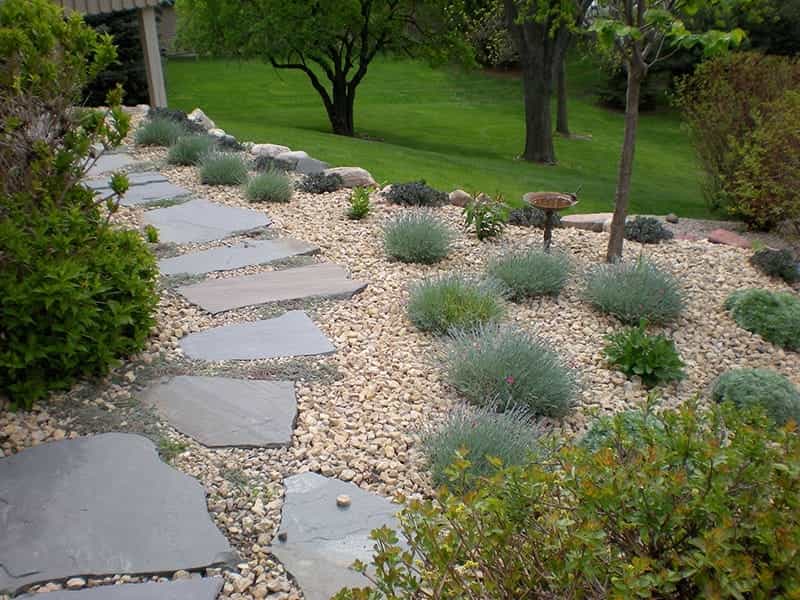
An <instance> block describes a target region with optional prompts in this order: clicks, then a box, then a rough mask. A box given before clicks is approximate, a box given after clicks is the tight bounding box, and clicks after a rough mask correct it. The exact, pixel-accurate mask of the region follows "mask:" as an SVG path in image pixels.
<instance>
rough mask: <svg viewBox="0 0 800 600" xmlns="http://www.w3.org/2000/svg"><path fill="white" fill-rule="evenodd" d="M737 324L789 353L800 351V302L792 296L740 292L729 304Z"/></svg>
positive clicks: (790, 294) (778, 293)
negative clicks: (787, 350)
mask: <svg viewBox="0 0 800 600" xmlns="http://www.w3.org/2000/svg"><path fill="white" fill-rule="evenodd" d="M725 308H726V309H728V310H729V311H730V313H731V316H732V317H733V320H734V321H736V323H737V324H738V325H739V327H741V328H742V329H746V330H747V331H749V332H751V333H755V334H758V335H760V336H761V337H762V338H764V339H765V340H767V341H768V342H772V343H773V344H775V345H776V346H780V347H782V348H787V349H789V350H800V298H798V297H797V296H796V295H794V294H792V293H790V292H769V291H767V290H757V289H750V290H740V291H738V292H734V293H733V294H731V295H730V296H728V299H727V300H726V301H725Z"/></svg>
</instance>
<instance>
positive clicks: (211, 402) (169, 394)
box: [142, 375, 297, 448]
mask: <svg viewBox="0 0 800 600" xmlns="http://www.w3.org/2000/svg"><path fill="white" fill-rule="evenodd" d="M142 400H143V402H144V403H145V404H147V405H150V406H153V407H155V409H156V411H157V412H158V413H159V414H160V415H161V416H163V417H164V418H165V419H167V420H168V421H169V422H170V423H172V425H173V426H174V427H175V429H177V430H178V431H180V432H181V433H185V434H186V435H188V436H191V437H193V438H194V439H196V440H197V441H198V442H200V443H201V444H203V445H204V446H209V447H211V448H218V447H227V446H233V447H238V448H256V447H264V448H277V447H280V446H288V445H289V444H291V442H292V431H293V429H294V422H295V418H296V417H297V401H296V399H295V395H294V383H292V382H291V381H252V380H247V379H229V378H226V377H192V376H188V375H181V376H178V377H174V378H172V379H169V380H167V381H163V382H161V383H156V384H153V385H152V386H150V387H149V388H148V389H147V391H146V392H145V394H144V396H143V398H142Z"/></svg>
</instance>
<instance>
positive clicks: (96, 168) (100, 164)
mask: <svg viewBox="0 0 800 600" xmlns="http://www.w3.org/2000/svg"><path fill="white" fill-rule="evenodd" d="M135 162H136V161H135V160H134V159H133V157H132V156H131V155H130V154H125V153H124V152H119V153H116V154H103V155H102V156H101V157H100V158H98V159H97V161H95V163H94V164H93V165H92V167H91V168H90V169H89V170H88V171H87V172H86V175H87V176H88V177H96V176H98V175H102V174H103V173H110V172H111V171H119V170H121V169H124V168H126V167H129V166H131V165H132V164H134V163H135Z"/></svg>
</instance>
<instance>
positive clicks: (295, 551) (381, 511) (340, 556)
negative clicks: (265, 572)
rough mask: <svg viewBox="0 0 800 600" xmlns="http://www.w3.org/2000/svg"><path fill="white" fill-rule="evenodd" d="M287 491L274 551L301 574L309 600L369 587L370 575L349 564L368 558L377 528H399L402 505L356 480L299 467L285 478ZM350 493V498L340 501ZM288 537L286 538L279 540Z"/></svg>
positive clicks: (295, 574)
mask: <svg viewBox="0 0 800 600" xmlns="http://www.w3.org/2000/svg"><path fill="white" fill-rule="evenodd" d="M284 485H285V486H286V496H285V498H284V503H283V513H282V515H281V526H280V529H279V530H278V535H277V536H276V538H275V539H274V540H273V541H272V547H271V552H272V554H274V555H275V556H276V557H277V558H278V559H279V560H280V561H281V562H282V563H283V566H284V567H285V568H286V570H287V571H288V572H289V573H290V574H291V575H292V577H294V578H295V580H297V583H298V585H299V586H300V588H301V589H302V590H303V595H304V596H305V598H306V600H328V598H330V597H331V596H332V595H334V594H335V593H336V592H338V591H339V590H340V589H341V588H343V587H365V586H368V585H369V581H368V580H367V579H366V578H365V577H364V576H363V575H361V574H360V573H357V572H356V571H354V570H352V569H351V568H350V566H351V565H352V564H353V562H354V561H355V560H356V559H358V560H361V561H363V562H365V563H369V562H370V560H371V559H372V554H373V546H374V544H375V542H374V541H373V540H371V539H370V538H369V534H370V532H371V531H372V530H373V529H376V528H378V527H382V526H384V525H387V526H389V527H392V528H397V520H396V518H395V513H396V512H397V510H398V508H399V507H398V506H397V505H396V504H394V503H392V502H391V501H390V500H389V499H388V498H384V497H382V496H378V495H377V494H372V493H370V492H367V491H365V490H362V489H361V488H360V487H358V486H357V485H355V484H353V483H347V482H344V481H340V480H338V479H330V478H328V477H323V476H322V475H319V474H317V473H301V474H299V475H293V476H292V477H288V478H287V479H285V480H284ZM340 496H348V497H349V500H350V502H349V504H347V503H346V502H342V503H341V504H342V506H340V505H339V504H340V503H337V498H338V497H340ZM281 540H285V541H281Z"/></svg>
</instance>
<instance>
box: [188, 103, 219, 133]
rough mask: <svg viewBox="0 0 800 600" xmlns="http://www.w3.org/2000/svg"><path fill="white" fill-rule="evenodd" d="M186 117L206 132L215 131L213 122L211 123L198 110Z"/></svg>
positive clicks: (206, 116) (204, 114)
mask: <svg viewBox="0 0 800 600" xmlns="http://www.w3.org/2000/svg"><path fill="white" fill-rule="evenodd" d="M186 116H187V118H188V119H189V120H190V121H193V122H195V123H197V124H198V125H200V126H201V127H202V128H203V129H205V130H206V131H208V130H209V129H215V128H216V127H217V126H216V124H215V123H214V121H212V120H211V119H210V118H209V117H208V115H206V113H204V112H203V111H202V110H201V109H200V108H195V109H194V110H193V111H192V112H190V113H189V114H188V115H186Z"/></svg>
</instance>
